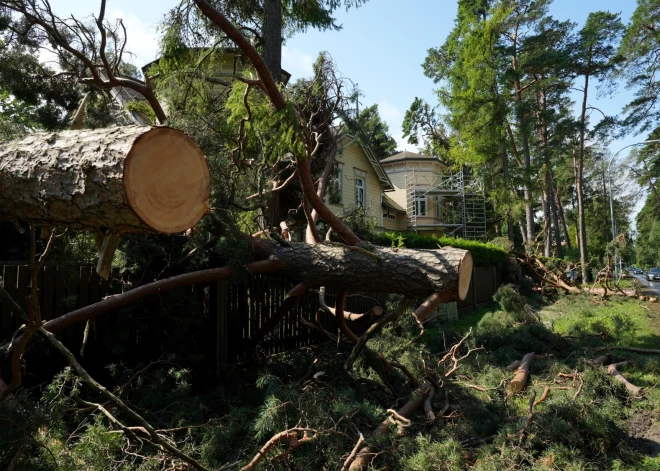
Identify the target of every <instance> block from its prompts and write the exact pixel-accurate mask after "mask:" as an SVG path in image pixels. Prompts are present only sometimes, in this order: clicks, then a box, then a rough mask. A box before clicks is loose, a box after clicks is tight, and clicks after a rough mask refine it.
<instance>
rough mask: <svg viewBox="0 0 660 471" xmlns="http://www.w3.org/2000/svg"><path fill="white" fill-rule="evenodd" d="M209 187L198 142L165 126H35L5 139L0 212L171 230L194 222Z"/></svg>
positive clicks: (0, 153) (84, 225) (89, 225)
mask: <svg viewBox="0 0 660 471" xmlns="http://www.w3.org/2000/svg"><path fill="white" fill-rule="evenodd" d="M209 194H210V177H209V170H208V165H207V162H206V159H205V157H204V154H203V153H202V151H201V149H200V148H199V147H198V146H197V144H196V143H195V142H194V141H193V140H192V139H190V138H189V137H188V136H187V135H186V134H185V133H183V132H181V131H177V130H175V129H172V128H168V127H155V128H152V127H140V126H122V127H115V128H103V129H93V130H77V131H62V132H57V133H34V134H30V135H28V136H27V137H25V138H24V139H22V140H20V141H12V142H6V143H3V144H1V145H0V220H11V221H22V222H29V223H33V224H35V225H37V226H40V225H46V226H52V225H63V226H67V227H71V228H73V229H81V230H92V231H98V230H99V229H100V230H102V231H103V232H104V233H106V232H107V231H112V232H114V233H116V234H122V233H128V232H161V233H166V234H172V233H178V232H183V231H185V230H186V229H189V228H190V227H193V226H194V225H196V224H197V222H198V221H199V220H200V219H201V218H202V217H203V216H204V215H205V214H206V213H207V212H208V209H209V207H208V199H209Z"/></svg>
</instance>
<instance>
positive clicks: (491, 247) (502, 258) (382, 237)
mask: <svg viewBox="0 0 660 471" xmlns="http://www.w3.org/2000/svg"><path fill="white" fill-rule="evenodd" d="M367 240H369V241H370V242H373V243H374V244H376V245H381V246H384V247H402V246H403V247H406V248H410V249H437V248H439V247H447V246H449V247H456V248H458V249H465V250H469V251H470V253H472V258H473V260H474V264H475V265H476V266H489V265H495V266H497V267H500V268H503V267H505V266H506V265H507V263H508V260H509V256H508V252H507V251H506V250H504V249H503V248H502V247H500V246H498V245H495V244H492V243H490V242H477V241H474V240H467V239H459V238H452V237H441V236H437V235H422V234H416V233H413V232H405V233H399V232H378V233H376V234H374V236H373V238H372V239H367Z"/></svg>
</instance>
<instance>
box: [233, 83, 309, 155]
mask: <svg viewBox="0 0 660 471" xmlns="http://www.w3.org/2000/svg"><path fill="white" fill-rule="evenodd" d="M245 90H246V85H245V84H243V83H241V82H235V83H234V85H233V87H232V92H231V94H230V95H229V99H228V100H227V104H226V109H227V124H228V125H229V126H231V127H232V128H233V129H237V130H238V129H239V128H240V127H241V123H242V122H243V125H244V126H245V128H244V129H245V134H244V136H245V138H246V143H247V147H248V148H249V149H250V151H251V152H253V153H255V154H257V155H260V156H262V158H264V159H265V162H266V163H268V164H274V163H275V161H276V160H277V159H279V158H280V157H281V156H283V155H285V154H286V153H287V152H291V153H293V154H294V155H296V156H304V155H305V148H304V145H303V143H302V142H300V139H299V135H298V132H297V131H296V125H297V122H296V117H295V113H294V111H293V105H292V104H291V103H289V105H288V106H287V108H285V109H284V110H281V111H277V110H275V108H274V107H273V105H272V104H271V103H270V100H269V99H268V98H267V97H266V96H265V95H263V94H261V93H250V94H249V95H248V97H247V105H248V107H249V110H248V109H246V104H245V102H244V95H245ZM248 115H251V119H250V120H249V121H244V119H246V118H247V117H248ZM241 157H243V156H241ZM246 157H249V156H246Z"/></svg>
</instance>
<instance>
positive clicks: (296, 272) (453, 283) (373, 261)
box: [44, 239, 472, 331]
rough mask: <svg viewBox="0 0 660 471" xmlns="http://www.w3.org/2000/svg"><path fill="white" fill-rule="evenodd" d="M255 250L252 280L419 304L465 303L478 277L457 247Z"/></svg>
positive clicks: (123, 302) (206, 278) (140, 291)
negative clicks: (393, 296) (272, 277)
mask: <svg viewBox="0 0 660 471" xmlns="http://www.w3.org/2000/svg"><path fill="white" fill-rule="evenodd" d="M252 244H253V248H254V255H255V257H256V258H260V259H261V260H260V261H257V262H253V263H250V264H248V265H246V266H245V268H246V269H247V270H248V272H250V273H251V274H259V273H270V274H278V275H280V276H284V277H286V278H290V279H294V280H300V281H305V282H308V283H311V284H313V285H323V286H332V287H336V288H339V289H342V288H344V289H353V290H363V291H371V290H373V291H382V292H390V293H400V294H404V295H406V296H407V297H414V298H419V297H426V296H430V295H431V294H433V293H440V296H441V297H442V298H443V299H445V301H452V300H458V299H465V296H466V295H467V290H468V288H469V285H470V278H471V275H472V255H470V252H468V251H466V250H461V249H454V248H452V247H445V248H443V249H438V250H406V249H396V250H394V249H384V248H378V249H375V250H374V252H373V256H370V255H365V253H363V252H361V249H358V248H355V247H348V246H343V247H337V246H335V245H326V244H316V245H307V244H292V246H291V247H279V246H276V245H275V244H273V243H271V242H270V241H267V240H263V239H261V240H259V239H253V240H252ZM374 256H375V257H374ZM234 271H235V269H232V268H229V267H223V268H213V269H209V270H202V271H198V272H193V273H186V274H184V275H179V276H174V277H171V278H167V279H164V280H159V281H155V282H153V283H149V284H146V285H143V286H140V287H138V288H134V289H132V290H130V291H127V292H125V293H122V294H118V295H115V296H109V297H107V298H106V299H104V300H103V301H100V302H98V303H96V304H92V305H89V306H86V307H83V308H80V309H77V310H75V311H72V312H69V313H68V314H65V315H64V316H61V317H58V318H56V319H52V320H50V321H48V322H47V323H46V324H44V328H45V329H46V330H48V331H56V330H59V329H62V328H64V327H68V326H70V325H74V324H76V323H79V322H83V321H86V320H87V319H92V318H95V317H97V316H99V315H101V314H103V313H106V312H109V311H113V310H116V309H119V308H122V307H124V306H128V305H130V304H133V303H135V302H137V301H139V300H140V299H142V298H144V297H147V296H153V295H155V294H158V293H160V292H164V291H168V290H172V289H175V288H179V287H182V286H190V285H194V284H198V283H208V282H210V281H216V280H222V279H227V278H229V277H230V276H231V274H232V273H233V272H234Z"/></svg>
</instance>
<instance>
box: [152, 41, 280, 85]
mask: <svg viewBox="0 0 660 471" xmlns="http://www.w3.org/2000/svg"><path fill="white" fill-rule="evenodd" d="M188 49H189V50H190V51H194V52H201V51H207V50H208V49H209V48H206V47H191V48H188ZM218 51H219V52H220V53H221V54H233V55H241V56H242V55H243V53H242V52H241V50H240V49H238V48H236V47H225V48H222V49H220V48H219V49H218ZM161 59H162V56H159V57H157V58H156V59H154V60H152V61H151V62H149V63H148V64H145V65H143V66H142V67H141V70H142V75H144V76H145V77H147V72H148V71H149V68H150V67H151V66H152V65H154V64H158V62H159V61H160V60H161ZM281 72H282V83H283V84H284V85H287V84H288V83H289V80H291V74H290V73H289V72H287V71H286V70H284V69H281ZM147 81H149V80H147Z"/></svg>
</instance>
